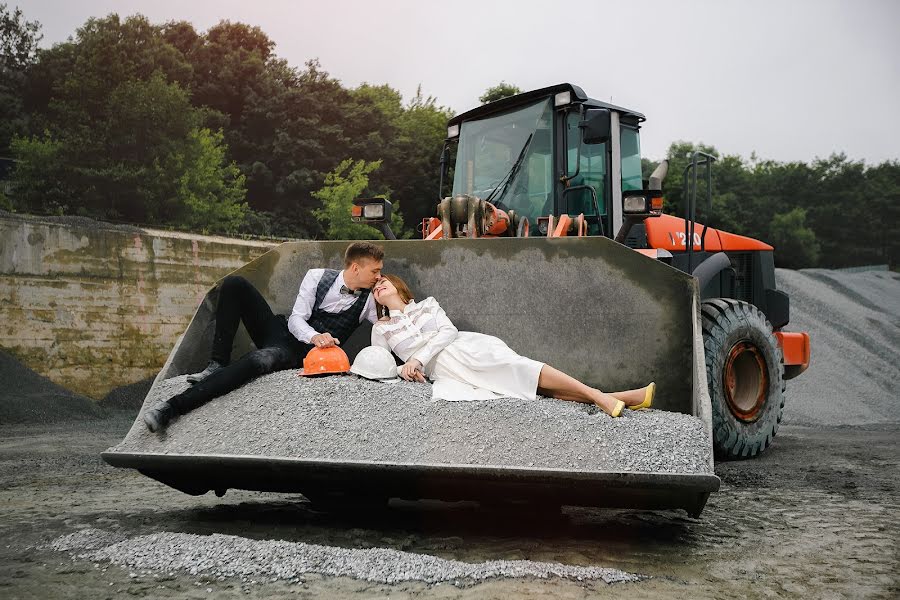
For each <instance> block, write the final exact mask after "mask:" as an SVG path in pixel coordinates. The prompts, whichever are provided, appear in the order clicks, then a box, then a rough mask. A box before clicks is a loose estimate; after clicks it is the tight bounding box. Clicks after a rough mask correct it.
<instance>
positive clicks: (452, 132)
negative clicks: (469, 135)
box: [447, 123, 459, 140]
mask: <svg viewBox="0 0 900 600" xmlns="http://www.w3.org/2000/svg"><path fill="white" fill-rule="evenodd" d="M456 137H459V124H458V123H457V124H456V125H451V126H450V127H448V128H447V139H448V140H452V139H453V138H456Z"/></svg>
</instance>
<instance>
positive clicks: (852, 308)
mask: <svg viewBox="0 0 900 600" xmlns="http://www.w3.org/2000/svg"><path fill="white" fill-rule="evenodd" d="M776 277H777V280H778V287H779V288H780V289H782V290H784V291H785V292H787V293H788V294H789V295H790V297H791V322H790V324H789V325H788V326H787V329H788V330H791V331H806V332H808V333H809V335H810V343H811V345H812V357H811V362H810V366H809V369H807V371H806V372H805V373H803V374H802V375H801V376H800V377H798V378H797V379H793V380H790V381H788V382H787V402H786V403H785V407H784V422H785V423H793V424H802V425H871V424H886V423H900V274H898V273H892V272H890V271H866V272H861V273H853V272H842V271H828V270H824V269H808V270H802V271H790V270H786V269H778V270H777V271H776ZM776 443H777V442H776Z"/></svg>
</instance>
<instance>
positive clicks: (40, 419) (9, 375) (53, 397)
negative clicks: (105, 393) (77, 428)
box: [0, 350, 103, 425]
mask: <svg viewBox="0 0 900 600" xmlns="http://www.w3.org/2000/svg"><path fill="white" fill-rule="evenodd" d="M0 383H2V385H0V425H18V424H24V423H54V422H57V421H67V420H73V421H78V420H85V419H96V418H98V417H101V416H103V411H102V410H101V409H100V408H99V407H98V406H97V405H96V403H95V402H94V401H93V400H91V399H90V398H88V397H86V396H82V395H80V394H76V393H75V392H72V391H69V390H67V389H66V388H64V387H62V386H59V385H57V384H55V383H53V382H52V381H50V380H49V379H47V378H46V377H43V376H42V375H38V374H37V373H35V372H34V371H32V370H31V369H29V368H28V367H26V366H25V365H23V364H22V363H21V362H19V360H17V359H16V358H15V357H14V356H12V355H11V354H8V353H6V352H3V351H2V350H0Z"/></svg>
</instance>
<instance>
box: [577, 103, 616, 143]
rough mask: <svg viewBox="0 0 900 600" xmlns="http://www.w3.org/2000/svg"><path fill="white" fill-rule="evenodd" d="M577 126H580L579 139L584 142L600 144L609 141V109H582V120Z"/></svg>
mask: <svg viewBox="0 0 900 600" xmlns="http://www.w3.org/2000/svg"><path fill="white" fill-rule="evenodd" d="M578 127H580V128H581V139H582V140H584V143H585V144H602V143H603V142H606V141H609V134H610V128H611V125H610V117H609V110H607V109H605V108H589V109H587V110H586V111H584V120H582V121H581V122H580V123H579V124H578Z"/></svg>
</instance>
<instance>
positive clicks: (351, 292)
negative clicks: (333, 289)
mask: <svg viewBox="0 0 900 600" xmlns="http://www.w3.org/2000/svg"><path fill="white" fill-rule="evenodd" d="M341 293H342V294H347V295H348V296H359V295H360V294H362V290H361V289H359V290H351V289H350V288H348V287H347V286H346V285H342V286H341Z"/></svg>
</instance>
